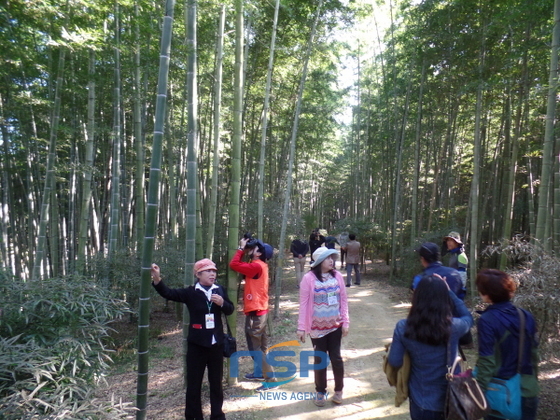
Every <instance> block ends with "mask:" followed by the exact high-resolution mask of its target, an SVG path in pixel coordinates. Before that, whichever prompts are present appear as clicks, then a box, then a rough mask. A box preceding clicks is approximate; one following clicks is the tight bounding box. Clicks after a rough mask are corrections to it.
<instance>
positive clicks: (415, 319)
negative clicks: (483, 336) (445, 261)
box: [388, 274, 473, 420]
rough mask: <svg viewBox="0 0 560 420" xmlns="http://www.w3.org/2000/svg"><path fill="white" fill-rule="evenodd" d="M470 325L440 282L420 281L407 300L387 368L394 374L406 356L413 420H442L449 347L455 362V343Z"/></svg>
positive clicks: (435, 279) (465, 312) (433, 278)
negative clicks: (410, 298) (392, 368)
mask: <svg viewBox="0 0 560 420" xmlns="http://www.w3.org/2000/svg"><path fill="white" fill-rule="evenodd" d="M472 325H473V319H472V316H471V314H470V312H469V310H468V309H467V307H466V306H465V304H464V303H463V301H462V300H460V299H459V298H458V297H457V296H456V295H455V293H453V292H452V291H450V290H449V286H448V285H447V283H446V282H445V281H444V280H443V278H442V277H440V276H438V275H437V274H436V275H428V276H424V277H422V279H421V280H420V282H419V283H418V286H417V287H416V289H415V290H414V295H413V296H412V307H411V308H410V312H409V314H408V318H407V319H402V320H400V321H399V322H398V323H397V326H396V327H395V331H394V333H393V343H392V344H391V350H390V352H389V357H388V362H389V364H390V365H391V366H393V367H395V368H399V367H401V366H402V364H403V360H404V354H405V352H408V354H409V356H410V362H411V368H410V378H409V381H408V393H409V398H410V417H411V419H412V420H444V414H443V412H444V407H445V395H446V390H447V380H446V379H445V375H446V373H447V360H448V351H447V349H448V346H449V353H450V361H453V360H455V358H456V357H457V349H458V342H459V337H461V336H462V335H464V334H465V333H466V332H467V331H469V329H470V328H471V327H472Z"/></svg>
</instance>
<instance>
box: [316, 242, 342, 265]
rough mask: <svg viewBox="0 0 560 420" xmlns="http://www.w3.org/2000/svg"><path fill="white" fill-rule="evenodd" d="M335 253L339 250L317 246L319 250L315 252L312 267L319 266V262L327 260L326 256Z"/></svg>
mask: <svg viewBox="0 0 560 420" xmlns="http://www.w3.org/2000/svg"><path fill="white" fill-rule="evenodd" d="M333 254H336V255H338V251H337V250H336V249H330V248H326V247H324V246H322V247H320V248H317V250H316V251H315V252H314V253H313V262H312V263H311V268H314V267H317V266H318V265H319V264H321V263H322V262H323V261H325V258H327V257H328V256H329V255H333Z"/></svg>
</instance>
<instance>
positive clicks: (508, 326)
mask: <svg viewBox="0 0 560 420" xmlns="http://www.w3.org/2000/svg"><path fill="white" fill-rule="evenodd" d="M522 311H523V312H524V313H525V339H524V340H525V341H524V348H523V356H522V363H521V373H522V378H521V389H522V395H523V396H524V397H535V396H536V395H537V394H538V391H539V387H538V383H537V368H538V362H539V357H538V351H537V349H538V343H537V340H536V334H537V327H536V324H535V320H534V318H533V316H532V315H531V314H530V313H529V312H527V311H525V310H523V309H522ZM477 327H478V328H477V330H478V349H479V354H478V361H477V363H476V371H477V377H476V379H477V381H478V383H479V384H480V386H481V387H482V388H483V389H486V387H487V385H488V382H489V381H490V379H491V378H492V377H498V378H502V379H509V378H511V377H512V376H514V375H515V374H516V373H517V361H518V358H519V330H520V320H519V314H518V313H517V309H516V307H515V306H514V305H513V303H511V302H500V303H495V304H493V305H490V306H488V308H486V310H485V311H484V312H482V314H481V317H480V319H479V320H478V323H477Z"/></svg>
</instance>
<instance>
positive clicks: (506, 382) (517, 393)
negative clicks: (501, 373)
mask: <svg viewBox="0 0 560 420" xmlns="http://www.w3.org/2000/svg"><path fill="white" fill-rule="evenodd" d="M517 313H518V314H519V328H520V330H519V356H518V360H517V373H516V374H515V375H514V376H512V377H511V378H509V379H500V378H492V379H491V380H490V382H489V383H488V387H487V388H486V399H487V400H488V404H489V405H490V408H491V409H492V412H491V413H490V414H491V415H492V416H494V417H501V418H505V419H509V420H521V363H522V360H523V346H524V344H525V314H524V313H523V311H522V310H521V309H519V308H517Z"/></svg>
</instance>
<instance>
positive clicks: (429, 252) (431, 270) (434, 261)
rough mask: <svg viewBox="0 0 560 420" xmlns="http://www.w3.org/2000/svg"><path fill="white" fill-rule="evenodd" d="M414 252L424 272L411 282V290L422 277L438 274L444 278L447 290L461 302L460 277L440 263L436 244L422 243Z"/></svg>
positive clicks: (462, 293)
mask: <svg viewBox="0 0 560 420" xmlns="http://www.w3.org/2000/svg"><path fill="white" fill-rule="evenodd" d="M416 252H417V253H418V255H419V256H420V263H421V264H422V266H423V267H424V270H423V271H422V273H421V274H418V275H417V276H415V277H414V279H413V280H412V284H411V286H410V288H411V289H412V290H414V289H416V286H417V285H418V283H419V282H420V280H421V278H422V276H425V275H431V274H439V275H440V276H441V277H444V278H445V281H446V282H447V284H448V285H449V290H451V291H452V292H453V293H455V295H457V297H458V298H459V299H461V300H463V299H464V298H465V292H464V289H463V283H462V281H461V275H460V274H459V272H458V271H457V270H455V269H454V268H451V267H445V266H444V265H442V263H441V261H440V252H439V247H438V246H437V245H436V244H434V243H433V242H424V243H423V244H422V245H421V246H420V247H419V248H418V249H416Z"/></svg>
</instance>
